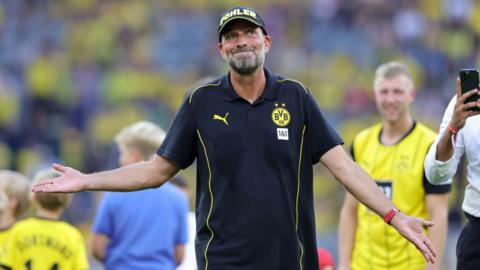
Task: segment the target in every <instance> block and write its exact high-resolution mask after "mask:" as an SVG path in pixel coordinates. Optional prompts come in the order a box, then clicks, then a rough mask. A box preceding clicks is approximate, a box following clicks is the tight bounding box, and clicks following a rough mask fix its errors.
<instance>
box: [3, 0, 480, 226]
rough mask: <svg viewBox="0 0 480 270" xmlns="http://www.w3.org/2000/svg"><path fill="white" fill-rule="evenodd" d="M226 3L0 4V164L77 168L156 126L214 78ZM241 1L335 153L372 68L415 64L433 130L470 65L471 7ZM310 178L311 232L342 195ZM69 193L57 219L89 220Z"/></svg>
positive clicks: (107, 158)
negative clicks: (117, 141) (122, 138)
mask: <svg viewBox="0 0 480 270" xmlns="http://www.w3.org/2000/svg"><path fill="white" fill-rule="evenodd" d="M237 4H238V1H233V0H214V1H212V0H209V1H207V0H188V1H187V0H177V1H154V0H123V1H118V0H65V1H55V0H1V1H0V168H10V169H15V170H19V171H21V172H23V173H25V174H27V175H32V173H33V172H35V171H37V170H38V169H40V168H43V167H45V166H49V165H50V164H51V163H52V162H60V163H63V164H67V165H69V166H72V167H75V168H78V169H81V170H82V171H84V172H93V171H98V170H102V169H107V168H112V167H116V166H117V164H116V158H115V157H116V151H117V150H116V149H115V147H113V145H112V137H113V135H114V134H115V133H117V132H118V131H119V130H120V129H121V128H122V127H124V126H126V125H128V124H131V123H133V122H136V121H139V120H142V119H145V120H151V121H154V122H156V123H158V124H160V125H162V126H163V127H165V128H167V127H168V125H169V123H170V121H171V119H172V117H173V114H174V112H175V111H176V109H177V108H178V106H179V104H180V103H181V101H182V99H183V98H184V96H185V94H186V93H187V91H188V90H189V89H190V88H192V86H193V85H194V84H195V82H197V81H198V80H200V79H202V78H205V77H210V76H219V75H221V74H222V73H224V71H225V70H226V67H225V65H224V63H223V60H222V58H221V57H220V56H219V55H218V52H217V48H216V46H217V44H216V42H217V41H218V37H217V23H218V19H219V16H220V14H221V12H222V11H223V10H224V9H225V8H228V7H231V6H233V5H237ZM241 4H242V5H249V6H252V7H254V8H255V9H257V10H258V11H259V12H261V14H262V17H263V19H264V20H265V22H266V24H267V29H268V32H269V34H270V35H271V36H272V39H273V46H272V50H271V51H270V53H269V55H268V56H267V64H266V66H267V67H268V68H270V69H271V70H272V71H274V72H276V73H280V74H283V75H285V76H288V77H291V78H293V79H296V80H299V81H302V82H303V83H304V84H305V85H306V86H307V87H308V88H309V89H310V90H311V91H312V92H313V93H314V95H315V96H316V98H317V100H318V102H319V103H320V105H321V106H322V109H323V110H324V111H325V112H326V114H328V115H329V117H330V119H332V121H333V123H334V125H335V126H336V128H337V129H338V130H339V132H340V134H341V135H342V136H343V137H344V139H345V141H346V143H347V145H346V147H349V142H351V140H352V136H353V134H355V133H356V132H357V131H359V130H360V129H361V128H363V127H366V126H367V125H368V124H371V123H372V122H374V121H376V120H377V119H376V118H374V116H372V115H373V112H375V110H376V109H375V106H374V103H373V101H372V94H371V85H372V80H373V71H374V69H375V68H376V66H377V65H378V64H380V63H381V62H385V61H390V60H400V61H404V62H405V63H407V64H408V65H409V67H410V68H411V69H412V70H413V71H414V78H415V81H416V85H418V86H419V89H418V94H417V101H416V104H415V106H414V107H415V113H414V114H415V115H416V117H417V119H418V120H421V121H423V122H425V123H427V124H429V125H430V126H431V127H432V128H433V129H434V130H437V129H438V123H439V122H440V120H441V117H442V112H443V110H444V109H445V107H446V104H447V102H448V100H449V99H450V97H452V95H453V94H454V93H455V85H456V83H455V80H456V76H457V73H458V70H459V69H460V68H466V67H477V66H479V64H478V62H479V61H480V54H479V51H480V50H479V47H480V42H479V40H480V39H479V38H480V3H479V2H478V1H473V0H412V1H402V0H390V1H383V0H305V1H303V0H302V1H288V0H279V1H267V0H255V1H253V0H252V1H242V2H241ZM187 175H188V172H187ZM316 178H317V180H318V181H316V185H315V189H316V190H315V195H316V202H317V205H316V209H317V212H318V213H319V214H318V215H317V219H318V220H317V224H318V227H319V232H320V233H321V232H322V231H326V230H330V229H332V228H333V227H335V224H336V222H337V221H338V210H339V209H340V205H341V202H342V199H343V193H342V192H341V188H340V187H339V186H338V184H337V183H336V182H335V181H332V180H331V178H332V177H331V176H330V175H329V174H328V173H326V172H325V171H324V170H323V169H322V168H317V172H316ZM192 179H193V178H192ZM192 181H193V180H192ZM332 196H333V197H334V198H333V199H332ZM76 197H77V199H76V200H77V203H76V204H74V205H73V206H72V209H73V210H70V211H69V212H68V211H67V215H68V213H70V218H71V219H72V221H74V222H75V221H77V222H89V219H90V218H91V215H92V213H93V211H94V208H95V207H93V206H94V205H95V200H94V198H93V196H91V195H90V194H80V195H78V196H76ZM453 200H456V199H453Z"/></svg>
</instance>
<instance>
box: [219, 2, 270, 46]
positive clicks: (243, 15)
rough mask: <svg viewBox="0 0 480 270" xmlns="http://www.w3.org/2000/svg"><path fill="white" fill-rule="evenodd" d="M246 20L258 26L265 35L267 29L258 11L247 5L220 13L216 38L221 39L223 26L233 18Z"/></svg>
mask: <svg viewBox="0 0 480 270" xmlns="http://www.w3.org/2000/svg"><path fill="white" fill-rule="evenodd" d="M240 19H241V20H246V21H249V22H251V23H253V24H255V25H256V26H258V27H260V28H261V29H262V31H263V33H264V34H265V35H266V34H267V31H266V30H265V23H264V22H263V20H262V18H260V15H259V14H258V12H256V11H255V10H254V9H253V8H249V7H233V8H231V9H229V10H227V11H225V12H224V13H223V14H222V17H221V18H220V22H219V23H218V40H219V41H220V40H222V31H223V29H224V28H225V26H226V25H227V24H228V23H230V22H231V21H233V20H240Z"/></svg>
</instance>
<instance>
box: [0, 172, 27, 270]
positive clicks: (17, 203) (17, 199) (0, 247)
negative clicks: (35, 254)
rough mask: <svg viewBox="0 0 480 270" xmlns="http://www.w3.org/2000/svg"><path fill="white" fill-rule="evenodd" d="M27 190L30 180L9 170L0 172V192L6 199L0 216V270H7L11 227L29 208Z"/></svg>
mask: <svg viewBox="0 0 480 270" xmlns="http://www.w3.org/2000/svg"><path fill="white" fill-rule="evenodd" d="M29 190H30V180H28V178H26V177H25V176H23V175H22V174H20V173H18V172H14V171H9V170H1V171H0V192H2V193H3V194H4V195H5V197H4V198H5V199H6V201H5V203H4V208H3V211H2V214H1V215H0V269H3V268H5V269H9V268H8V267H7V266H6V263H5V259H6V256H7V254H8V252H7V237H8V235H9V233H10V231H11V229H10V228H11V227H12V225H13V224H14V223H15V222H16V221H17V220H18V219H19V218H20V217H21V216H22V215H23V214H24V213H25V212H26V211H27V209H28V207H29V204H30V202H29V199H28V194H29V193H30V191H29ZM2 267H3V268H2Z"/></svg>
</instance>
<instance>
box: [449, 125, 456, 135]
mask: <svg viewBox="0 0 480 270" xmlns="http://www.w3.org/2000/svg"><path fill="white" fill-rule="evenodd" d="M448 130H450V132H451V133H452V134H453V135H455V134H457V132H458V130H457V129H455V128H454V127H452V124H451V123H448Z"/></svg>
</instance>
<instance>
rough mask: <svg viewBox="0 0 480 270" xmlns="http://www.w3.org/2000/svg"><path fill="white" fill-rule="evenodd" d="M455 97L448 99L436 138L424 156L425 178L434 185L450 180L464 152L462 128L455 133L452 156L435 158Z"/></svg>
mask: <svg viewBox="0 0 480 270" xmlns="http://www.w3.org/2000/svg"><path fill="white" fill-rule="evenodd" d="M456 99H457V98H456V96H454V97H453V98H452V99H451V100H450V103H449V104H448V107H447V109H446V110H445V114H444V115H443V119H442V123H441V124H440V130H439V132H438V135H437V138H436V139H435V142H434V143H433V144H432V145H431V146H430V149H429V150H428V153H427V156H426V158H425V163H424V166H425V175H426V177H427V180H428V181H429V182H430V183H432V184H434V185H440V184H446V183H451V182H452V177H453V175H454V174H455V172H456V170H457V166H458V163H459V162H460V159H461V158H462V156H463V153H464V147H463V136H462V130H460V131H459V132H458V133H457V137H456V140H455V145H454V152H453V156H452V158H450V159H449V160H447V161H439V160H437V159H436V156H437V145H438V142H439V140H440V138H441V137H442V134H443V133H444V132H445V131H446V130H447V128H448V124H449V123H450V120H451V119H452V115H453V109H454V107H455V102H456Z"/></svg>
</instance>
